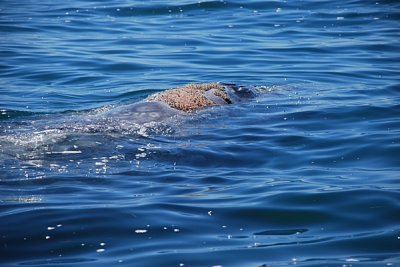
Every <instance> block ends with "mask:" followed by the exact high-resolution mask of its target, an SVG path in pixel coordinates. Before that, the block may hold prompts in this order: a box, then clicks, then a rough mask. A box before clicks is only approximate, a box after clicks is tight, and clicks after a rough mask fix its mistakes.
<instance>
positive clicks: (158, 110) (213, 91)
mask: <svg viewBox="0 0 400 267" xmlns="http://www.w3.org/2000/svg"><path fill="white" fill-rule="evenodd" d="M260 91H261V89H260V88H257V87H250V86H239V85H236V84H231V83H204V84H188V85H185V86H182V87H178V88H174V89H169V90H165V91H163V92H160V93H156V94H154V95H150V96H149V97H148V98H147V99H146V100H144V101H140V102H137V103H133V104H129V105H124V106H121V107H118V108H115V109H113V110H111V111H108V112H107V114H106V116H109V117H118V118H119V119H126V120H131V121H132V122H135V123H137V124H143V123H147V122H161V121H164V120H165V119H167V118H171V117H173V116H175V115H184V114H188V113H191V112H193V111H196V110H199V109H203V108H206V107H209V106H220V105H228V104H234V103H238V102H242V101H246V100H249V99H252V98H254V97H256V96H257V95H258V94H259V93H260Z"/></svg>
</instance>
